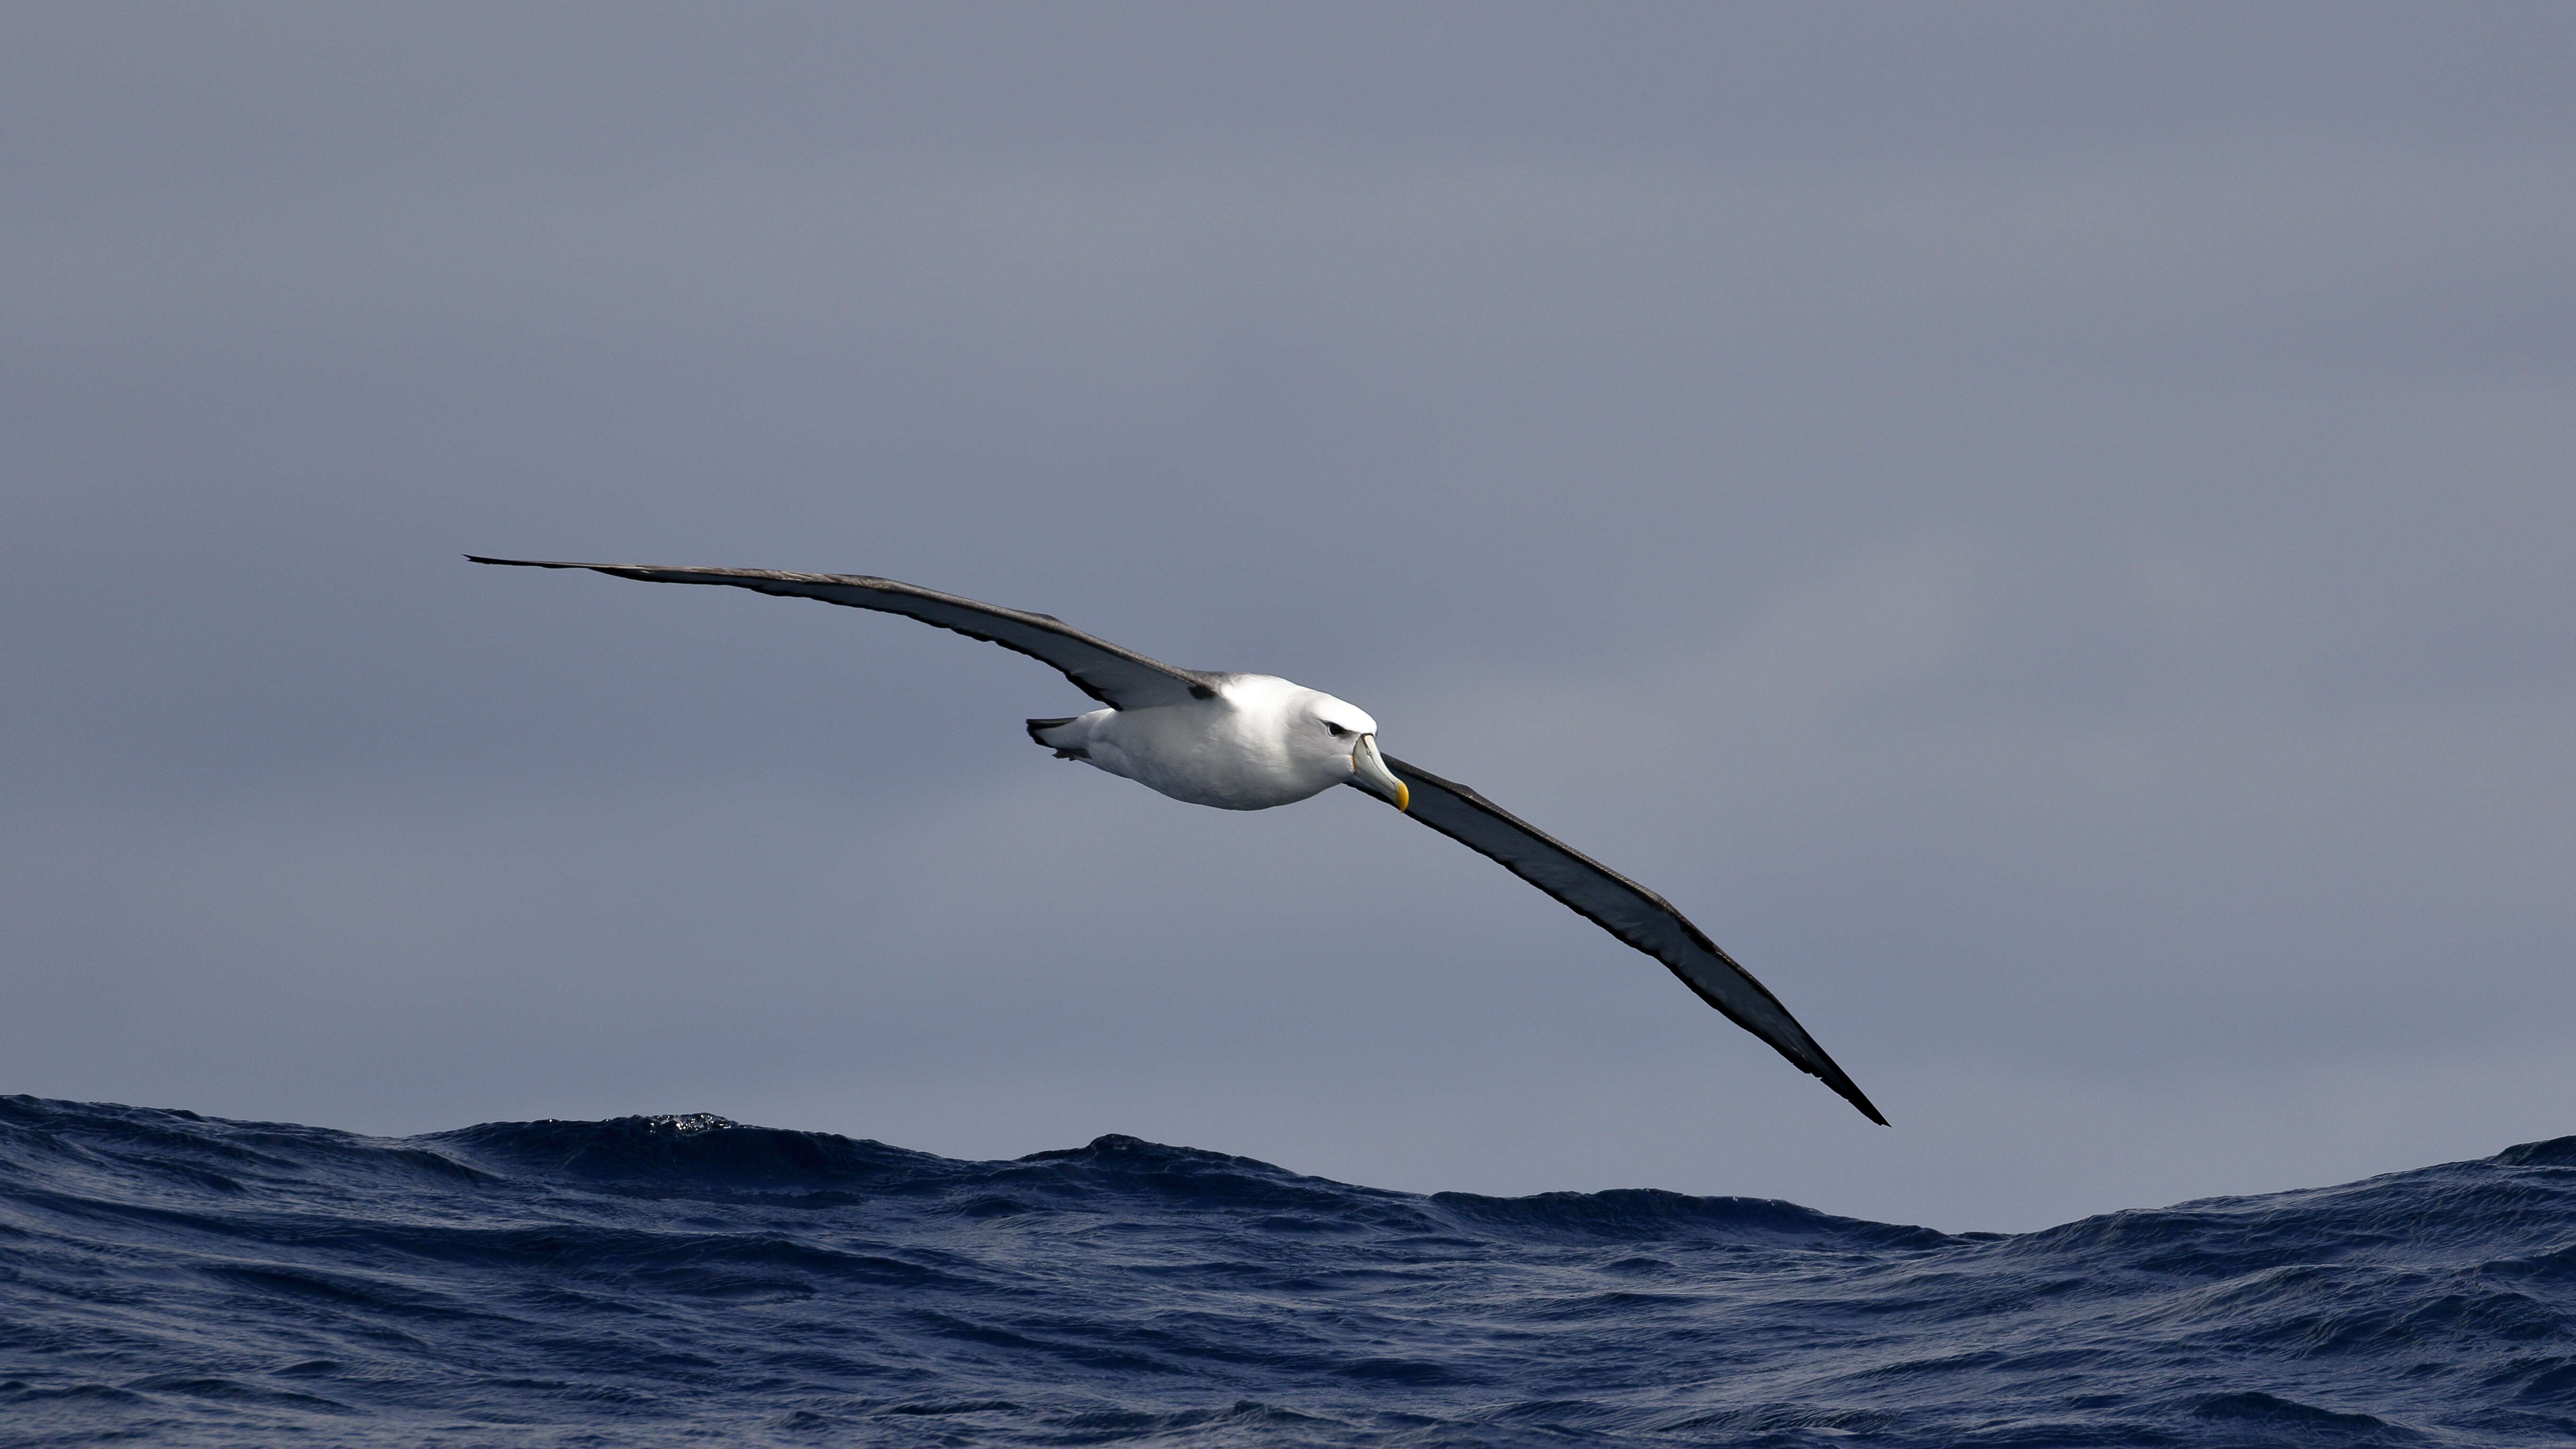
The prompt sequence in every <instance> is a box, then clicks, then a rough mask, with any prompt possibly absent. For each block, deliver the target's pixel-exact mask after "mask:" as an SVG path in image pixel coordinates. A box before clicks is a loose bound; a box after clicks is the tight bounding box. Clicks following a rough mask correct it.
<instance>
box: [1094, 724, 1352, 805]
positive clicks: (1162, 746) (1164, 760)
mask: <svg viewBox="0 0 2576 1449" xmlns="http://www.w3.org/2000/svg"><path fill="white" fill-rule="evenodd" d="M1095 718H1096V719H1097V723H1096V724H1094V725H1093V727H1092V729H1091V731H1090V738H1089V740H1088V741H1087V742H1086V746H1085V748H1086V751H1087V754H1088V758H1089V760H1090V762H1091V763H1092V764H1093V765H1096V766H1098V767H1099V768H1101V769H1103V770H1107V771H1108V772H1109V773H1110V774H1113V775H1118V776H1121V777H1123V778H1126V779H1129V780H1133V781H1135V782H1136V783H1137V784H1139V785H1143V786H1145V787H1146V788H1147V789H1150V790H1154V791H1158V792H1160V793H1162V794H1165V795H1169V796H1171V797H1172V798H1173V799H1175V800H1186V801H1188V802H1189V803H1190V804H1193V805H1211V806H1214V807H1216V808H1217V809H1219V810H1267V809H1270V808H1271V807H1272V806H1275V805H1293V804H1295V803H1296V802H1298V801H1300V800H1305V799H1309V798H1311V797H1313V796H1315V795H1319V794H1321V793H1323V792H1324V791H1325V790H1328V789H1330V788H1332V786H1333V785H1334V784H1336V783H1337V782H1336V781H1335V780H1333V779H1332V778H1330V777H1329V776H1324V777H1318V776H1317V775H1316V774H1314V772H1312V771H1310V770H1301V769H1299V768H1297V766H1296V765H1295V763H1294V762H1293V761H1291V760H1290V759H1289V758H1288V756H1287V754H1286V752H1285V751H1284V750H1281V749H1279V748H1278V747H1277V746H1276V744H1275V743H1273V742H1269V741H1263V740H1258V739H1250V738H1246V737H1245V736H1244V735H1243V734H1242V733H1241V732H1240V731H1238V730H1237V729H1235V728H1233V725H1234V723H1235V721H1234V718H1233V716H1232V713H1231V711H1228V710H1227V709H1225V707H1224V706H1223V705H1221V704H1220V705H1207V706H1201V705H1196V704H1191V705H1164V706H1158V707H1156V708H1152V709H1129V710H1117V711H1107V712H1104V713H1103V714H1102V715H1101V716H1096V717H1095Z"/></svg>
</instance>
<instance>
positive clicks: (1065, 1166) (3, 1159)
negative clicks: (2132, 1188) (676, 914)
mask: <svg viewBox="0 0 2576 1449" xmlns="http://www.w3.org/2000/svg"><path fill="white" fill-rule="evenodd" d="M290 1440H292V1441H301V1442H306V1443H315V1444H351V1445H376V1444H382V1445H395V1444H402V1445H411V1444H456V1445H468V1444H477V1445H479V1444H566V1445H569V1444H575V1443H581V1444H595V1443H616V1444H661V1443H673V1444H677V1443H684V1442H685V1443H706V1442H721V1443H728V1444H772V1443H774V1444H800V1445H801V1444H813V1443H889V1444H923V1445H932V1444H938V1445H953V1444H988V1443H989V1444H1032V1445H1039V1444H1043V1445H1072V1444H1096V1443H1116V1442H1129V1441H1139V1440H1146V1441H1153V1442H1158V1443H1167V1444H1176V1445H1193V1444H1207V1445H1216V1444H1262V1445H1271V1444H1278V1445H1376V1444H1386V1445H1417V1444H1420V1445H1429V1444H1478V1445H1487V1444H1492V1445H1518V1444H1542V1443H1544V1444H1551V1445H1553V1444H1563V1443H1568V1442H1600V1443H1605V1444H1615V1443H1638V1444H1659V1443H1673V1444H1682V1443H1688V1444H1705V1443H1726V1444H1758V1445H1810V1444H1826V1443H1834V1444H1849V1443H1869V1444H1888V1445H1907V1446H1912V1445H1957V1444H1994V1445H2014V1444H2027V1445H2051V1446H2057V1445H2097V1444H2098V1445H2114V1444H2116V1445H2141V1444H2195V1445H2196V1444H2226V1445H2270V1444H2279V1445H2318V1444H2467V1443H2475V1444H2535V1445H2536V1444H2560V1443H2566V1442H2570V1441H2571V1440H2576V1137H2570V1138H2560V1139H2556V1140H2554V1141H2551V1142H2539V1143H2529V1144H2525V1145H2523V1146H2519V1147H2514V1148H2510V1149H2507V1150H2506V1151H2504V1152H2501V1153H2498V1154H2497V1155H2496V1156H2494V1157H2492V1158H2487V1159H2484V1160H2481V1161H2476V1162H2464V1163H2451V1164H2446V1165H2442V1166H2437V1167H2428V1168H2424V1169H2421V1170H2419V1171H2415V1172H2406V1173H2396V1174H2391V1175H2389V1176H2385V1177H2377V1178H2372V1179H2369V1180H2367V1181H2364V1182H2358V1183H2351V1184H2345V1185H2342V1186H2338V1187H2329V1188H2320V1189H2313V1190H2307V1191H2301V1192H2291V1193H2280V1194H2273V1195H2269V1196H2264V1197H2254V1198H2235V1199H2220V1200H2212V1201H2206V1202H2195V1203H2184V1204H2180V1205H2177V1206H2175V1207H2171V1208H2164V1209H2157V1210H2153V1211H2139V1212H2122V1213H2112V1214H2107V1215H2104V1216H2101V1217H2095V1218H2088V1219H2085V1220H2083V1221H2080V1222H2075V1223H2068V1224H2064V1225H2061V1226H2059V1227H2055V1228H2049V1229H2046V1230H2043V1231H2040V1232H2034V1233H2024V1234H2019V1235H2013V1236H2005V1235H1999V1234H1945V1233H1939V1232H1934V1231H1932V1230H1930V1229H1927V1228H1921V1227H1909V1226H1904V1225H1898V1224H1887V1223H1872V1222H1864V1221H1859V1220H1855V1219H1850V1218H1839V1217H1834V1216H1831V1215H1829V1214H1824V1213H1819V1212H1815V1211H1813V1210H1811V1209H1808V1208H1804V1207H1800V1206H1798V1205H1796V1204H1793V1203H1786V1202H1778V1201H1771V1200H1764V1199H1754V1198H1703V1197H1690V1196H1686V1195H1683V1194H1678V1193H1669V1192H1658V1191H1650V1190H1630V1191H1616V1192H1603V1193H1547V1194H1541V1195H1539V1196H1535V1197H1524V1198H1494V1197H1483V1196H1476V1195H1472V1194H1464V1193H1440V1194H1435V1195H1432V1196H1429V1197H1424V1196H1417V1195H1414V1194H1409V1193H1399V1192H1389V1191H1384V1190H1380V1189H1375V1188H1367V1187H1357V1186H1352V1185H1349V1184H1345V1183H1338V1182H1332V1181H1329V1180H1327V1179H1323V1178H1317V1177H1309V1176H1304V1175H1301V1174H1298V1173H1294V1172H1290V1171H1287V1170H1285V1169H1282V1168H1279V1167H1276V1166H1273V1165H1271V1164H1268V1163H1264V1162H1259V1161H1255V1160H1253V1159H1250V1158H1243V1157H1232V1156H1227V1155H1225V1154H1222V1153H1216V1152H1207V1151H1200V1150H1197V1149H1193V1148H1187V1147H1173V1146H1166V1145H1163V1144H1158V1143H1151V1142H1144V1141H1140V1140H1138V1139H1135V1138H1131V1137H1103V1138H1100V1139H1098V1140H1096V1141H1094V1142H1092V1143H1090V1144H1088V1145H1086V1146H1083V1147H1078V1148H1072V1149H1067V1150H1063V1151H1055V1152H1041V1153H1036V1154H1033V1155H1031V1156H1029V1157H1025V1158H1020V1159H1017V1160H1015V1161H1009V1162H967V1161H958V1160H954V1159H949V1158H943V1157H938V1156H934V1155H932V1154H928V1153H922V1152H915V1151H911V1150H908V1149H904V1148H899V1147H893V1146H889V1145H887V1144H885V1143H881V1142H874V1141H868V1140H864V1139H854V1138H847V1137H839V1136H834V1135H831V1134H828V1133H812V1132H795V1131H786V1130H781V1129H775V1128H764V1127H752V1126H745V1125H742V1124H739V1123H735V1122H730V1121H727V1120H725V1119H723V1118H719V1117H712V1116H706V1115H692V1116H665V1117H627V1118H619V1119H616V1120H613V1121H607V1122H515V1123H486V1124H484V1125H481V1126H477V1127H468V1128H463V1129H459V1130H456V1131H452V1132H440V1133H432V1134H429V1135H427V1136H423V1137H417V1138H410V1139H402V1140H387V1139H378V1138H368V1137H361V1136H356V1135H353V1134H349V1133H342V1132H333V1131H328V1130H324V1129H320V1128H312V1127H302V1126H296V1125H293V1124H284V1123H258V1122H232V1121H222V1120H215V1119H209V1118H205V1117H200V1116H198V1115H196V1114H194V1113H190V1112H183V1111H159V1110H152V1109H144V1108H134V1107H120V1106H112V1105H102V1104H91V1103H72V1102H57V1101H46V1100H40V1099H37V1098H31V1097H7V1098H0V1444H6V1445H19V1444H25V1445H38V1444H42V1445H48V1446H50V1445H57V1444H75V1443H85V1442H99V1443H106V1442H122V1443H133V1442H166V1443H174V1444H180V1443H184V1444H189V1445H235V1444H238V1445H267V1444H275V1443H280V1442H287V1441H290Z"/></svg>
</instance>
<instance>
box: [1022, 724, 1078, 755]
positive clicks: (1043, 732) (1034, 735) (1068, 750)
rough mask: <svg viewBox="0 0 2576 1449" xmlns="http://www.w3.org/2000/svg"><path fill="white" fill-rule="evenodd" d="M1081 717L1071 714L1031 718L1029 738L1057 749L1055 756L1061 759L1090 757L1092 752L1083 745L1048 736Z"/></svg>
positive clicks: (1051, 748)
mask: <svg viewBox="0 0 2576 1449" xmlns="http://www.w3.org/2000/svg"><path fill="white" fill-rule="evenodd" d="M1080 718H1081V716H1080V715H1069V716H1067V717H1066V718H1064V719H1033V720H1030V721H1029V738H1030V739H1033V740H1035V741H1037V742H1038V743H1039V744H1042V745H1044V746H1046V747H1047V748H1048V749H1050V750H1053V751H1055V757H1056V758H1057V759H1059V760H1086V759H1089V758H1091V752H1090V751H1088V750H1086V749H1084V748H1083V747H1082V746H1081V745H1079V744H1077V743H1075V742H1073V741H1071V740H1066V741H1064V742H1062V743H1058V742H1057V741H1055V740H1052V739H1049V738H1047V736H1048V735H1050V734H1051V733H1053V732H1054V731H1056V730H1060V729H1063V728H1064V727H1065V726H1066V725H1069V724H1072V723H1073V722H1074V721H1075V720H1077V719H1080Z"/></svg>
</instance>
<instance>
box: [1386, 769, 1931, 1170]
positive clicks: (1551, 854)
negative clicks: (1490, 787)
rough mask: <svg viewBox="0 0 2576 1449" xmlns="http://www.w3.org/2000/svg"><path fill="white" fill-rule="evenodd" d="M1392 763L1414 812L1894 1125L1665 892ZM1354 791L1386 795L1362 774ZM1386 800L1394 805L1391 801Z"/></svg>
mask: <svg viewBox="0 0 2576 1449" xmlns="http://www.w3.org/2000/svg"><path fill="white" fill-rule="evenodd" d="M1386 767H1387V768H1388V769H1389V770H1392V771H1394V772H1395V775H1396V778H1398V779H1400V780H1402V781H1404V783H1405V786H1406V788H1407V789H1408V790H1410V791H1411V792H1412V801H1411V804H1412V808H1411V809H1410V810H1408V811H1407V812H1406V813H1407V814H1409V815H1411V816H1412V817H1413V818H1414V819H1416V820H1419V821H1421V822H1422V823H1423V824H1425V825H1428V826H1430V827H1431V828H1432V829H1434V830H1437V831H1439V832H1440V833H1441V834H1443V835H1446V836H1448V837H1449V838H1450V839H1452V840H1454V841H1457V842H1458V843H1459V844H1460V845H1463V846H1465V847H1467V848H1468V849H1469V850H1472V851H1474V852H1476V853H1477V854H1478V855H1482V856H1487V857H1490V858H1492V859H1494V860H1497V861H1500V862H1501V863H1502V866H1503V868H1504V869H1505V870H1508V871H1510V872H1511V873H1512V874H1514V875H1516V876H1519V877H1520V878H1521V879H1523V880H1525V881H1528V882H1529V883H1530V884H1531V885H1534V886H1537V887H1538V888H1539V889H1540V890H1543V891H1545V892H1547V893H1548V894H1549V895H1551V896H1554V897H1556V899H1557V900H1558V901H1559V902H1561V903H1563V904H1564V905H1567V906H1569V907H1572V908H1573V910H1574V912H1575V914H1577V915H1580V916H1582V917H1583V918H1584V919H1586V920H1588V921H1590V922H1592V924H1594V925H1596V926H1599V927H1600V928H1601V929H1603V930H1605V931H1608V932H1609V933H1610V934H1611V935H1613V936H1616V937H1618V938H1619V939H1620V940H1622V941H1625V942H1627V943H1628V944H1629V945H1631V946H1634V947H1636V948H1637V949H1638V950H1640V951H1643V952H1645V953H1646V954H1647V955H1649V956H1652V957H1654V958H1655V959H1656V960H1658V961H1661V962H1663V963H1664V964H1665V965H1666V966H1669V967H1671V968H1672V972H1673V974H1674V975H1675V976H1678V977H1680V978H1681V979H1682V984H1683V985H1685V986H1688V987H1689V988H1690V989H1691V990H1693V991H1696V992H1698V993H1699V997H1700V999H1701V1000H1702V1001H1705V1002H1707V1003H1708V1004H1709V1005H1711V1006H1714V1007H1716V1008H1717V1009H1718V1010H1720V1011H1722V1012H1725V1013H1726V1016H1727V1019H1728V1020H1730V1021H1732V1022H1734V1023H1735V1024H1736V1025H1737V1026H1740V1027H1742V1028H1744V1029H1745V1030H1746V1031H1749V1032H1751V1033H1753V1034H1754V1035H1755V1036H1758V1037H1760V1038H1762V1039H1763V1040H1764V1041H1766V1042H1769V1043H1770V1044H1771V1048H1772V1050H1774V1051H1776V1052H1778V1053H1779V1054H1780V1055H1782V1056H1784V1057H1787V1058H1788V1059H1789V1061H1790V1062H1791V1063H1792V1064H1793V1065H1795V1066H1796V1067H1797V1068H1798V1069H1799V1070H1800V1071H1803V1072H1805V1073H1807V1074H1808V1075H1810V1076H1813V1077H1815V1078H1817V1079H1819V1080H1821V1081H1822V1082H1823V1083H1824V1084H1825V1085H1826V1086H1828V1087H1831V1088H1833V1089H1834V1090H1835V1091H1836V1092H1839V1093H1841V1094H1842V1098H1843V1100H1844V1101H1846V1102H1849V1103H1851V1104H1852V1105H1853V1106H1855V1107H1858V1108H1859V1109H1860V1110H1861V1115H1863V1116H1865V1117H1867V1118H1869V1120H1871V1121H1872V1122H1875V1123H1877V1124H1878V1125H1880V1126H1882V1127H1884V1126H1886V1125H1887V1119H1886V1118H1885V1117H1883V1116H1880V1115H1879V1111H1878V1108H1876V1107H1874V1106H1872V1105H1870V1100H1869V1098H1868V1097H1867V1096H1865V1095H1863V1093H1862V1092H1861V1089H1860V1088H1859V1087H1858V1086H1857V1085H1855V1084H1854V1083H1853V1082H1852V1079H1851V1078H1850V1077H1847V1076H1845V1075H1843V1069H1842V1068H1840V1067H1838V1066H1835V1065H1834V1059H1833V1058H1832V1057H1829V1056H1827V1055H1825V1049H1824V1048H1823V1047H1820V1046H1818V1045H1816V1039H1815V1038H1814V1037H1811V1036H1809V1035H1807V1029H1806V1028H1805V1027H1803V1026H1800V1025H1798V1019H1797V1018H1796V1017H1794V1016H1791V1015H1790V1014H1789V1008H1787V1007H1785V1006H1782V1005H1781V1004H1780V998H1778V997H1776V996H1773V995H1772V994H1771V992H1770V990H1769V988H1767V987H1765V986H1764V985H1763V984H1762V983H1761V982H1759V981H1756V980H1754V979H1753V974H1752V973H1751V972H1749V971H1746V970H1745V969H1744V968H1743V967H1741V966H1738V965H1736V964H1735V958H1734V957H1732V956H1729V955H1727V954H1726V953H1725V952H1724V951H1721V950H1719V949H1718V948H1717V946H1716V943H1714V942H1712V941H1710V940H1709V939H1708V937H1707V936H1705V935H1703V934H1701V932H1700V929H1699V927H1697V926H1694V925H1692V924H1691V923H1690V922H1689V921H1688V920H1687V919H1685V918H1684V917H1683V915H1682V913H1681V912H1679V911H1677V910H1674V909H1673V908H1672V905H1671V904H1670V903H1669V902H1667V901H1666V900H1665V899H1664V898H1663V897H1662V896H1659V895H1657V894H1655V893H1654V892H1653V891H1650V890H1648V889H1646V888H1645V887H1644V886H1641V885H1639V884H1637V883H1636V882H1635V881H1632V880H1630V879H1628V878H1627V877H1626V876H1623V875H1621V874H1619V873H1618V872H1617V871H1615V870H1612V869H1610V868H1609V867H1608V866H1606V865H1603V864H1602V863H1601V862H1599V861H1597V860H1594V859H1593V858H1592V857H1590V856H1588V855H1585V854H1584V853H1582V852H1581V851H1579V850H1576V849H1574V848H1573V847H1571V846H1568V845H1566V844H1564V843H1562V842H1560V841H1557V840H1554V839H1551V838H1550V837H1549V836H1548V835H1547V833H1546V832H1545V831H1542V830H1539V829H1538V828H1537V827H1535V826H1532V825H1530V824H1528V823H1527V822H1525V821H1523V820H1521V819H1519V818H1518V817H1516V816H1514V815H1513V814H1512V813H1511V812H1509V811H1507V810H1505V809H1503V808H1502V807H1501V806H1499V805H1496V804H1495V803H1494V802H1493V801H1491V800H1488V799H1486V798H1485V797H1484V796H1482V795H1479V794H1477V793H1476V792H1475V791H1473V790H1470V789H1468V788H1467V787H1466V786H1464V785H1461V784H1458V783H1457V782H1455V781H1452V780H1443V779H1441V778H1440V777H1439V776H1437V775H1434V774H1432V773H1431V772H1430V771H1428V770H1423V769H1418V768H1416V767H1415V766H1412V765H1408V764H1406V763H1405V762H1404V761H1402V760H1399V759H1396V758H1395V757H1394V756H1392V755H1389V756H1387V757H1386ZM1349 783H1350V785H1351V786H1352V788H1354V789H1357V790H1359V791H1361V792H1362V793H1364V794H1367V795H1370V796H1373V797H1375V798H1377V799H1380V800H1385V799H1386V797H1385V796H1384V795H1382V794H1379V792H1378V791H1376V790H1374V789H1371V788H1370V787H1369V786H1367V785H1365V784H1362V783H1361V782H1360V781H1359V780H1358V779H1357V778H1353V779H1352V780H1351V781H1350V782H1349ZM1387 803H1388V804H1393V803H1395V802H1393V801H1391V800H1389V801H1387Z"/></svg>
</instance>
